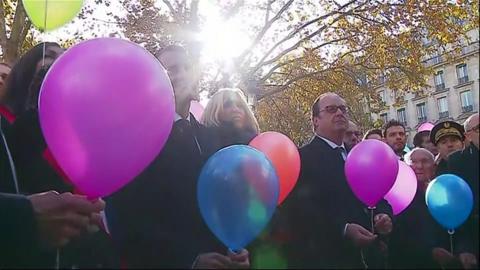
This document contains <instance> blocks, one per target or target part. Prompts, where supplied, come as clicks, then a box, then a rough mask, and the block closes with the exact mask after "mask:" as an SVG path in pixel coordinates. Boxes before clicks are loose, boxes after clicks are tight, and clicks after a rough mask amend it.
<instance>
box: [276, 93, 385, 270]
mask: <svg viewBox="0 0 480 270" xmlns="http://www.w3.org/2000/svg"><path fill="white" fill-rule="evenodd" d="M347 114H348V112H347V106H346V103H345V100H344V99H342V98H341V97H340V96H338V95H337V94H334V93H326V94H323V95H321V96H320V97H319V98H318V99H317V100H316V101H315V103H314V105H313V107H312V123H313V129H314V132H315V136H314V137H313V139H312V140H311V142H310V143H308V144H307V145H306V146H304V147H302V148H301V149H300V157H301V163H302V164H301V174H300V178H299V180H298V183H297V186H296V188H295V189H294V190H293V192H292V194H291V195H290V196H289V198H287V200H286V201H285V202H284V205H285V207H284V208H285V209H282V211H284V212H285V213H286V215H288V225H286V226H288V230H289V231H290V232H291V236H292V237H293V239H292V243H291V244H290V245H289V248H290V250H289V251H288V252H289V254H290V258H289V260H290V261H289V263H290V264H289V266H290V267H295V268H343V267H347V268H358V267H366V265H367V264H370V265H369V266H370V267H372V266H373V264H375V265H377V266H379V265H378V264H377V262H374V261H373V257H372V256H370V255H371V253H369V251H370V248H372V247H373V246H374V245H376V244H379V243H380V242H381V241H380V238H382V237H383V236H386V235H388V234H389V233H390V232H391V231H392V220H391V218H390V216H389V215H388V214H389V213H391V208H390V209H389V207H387V205H383V204H379V207H378V208H377V209H376V210H375V217H374V222H372V223H373V224H372V223H371V216H370V214H371V213H370V212H369V210H367V209H365V207H364V206H363V205H362V203H361V202H360V201H359V200H358V199H357V198H356V197H355V195H354V194H353V192H352V191H351V189H350V187H349V186H348V183H347V181H346V177H345V173H344V164H345V159H346V157H347V151H346V149H345V146H344V144H343V138H344V135H345V131H346V130H347V127H348V119H347ZM380 206H382V207H385V208H382V207H380ZM372 225H373V227H374V228H371V227H372ZM367 228H368V229H367ZM370 229H374V230H375V232H376V233H379V234H380V235H382V236H379V235H377V234H374V233H372V232H371V231H370Z"/></svg>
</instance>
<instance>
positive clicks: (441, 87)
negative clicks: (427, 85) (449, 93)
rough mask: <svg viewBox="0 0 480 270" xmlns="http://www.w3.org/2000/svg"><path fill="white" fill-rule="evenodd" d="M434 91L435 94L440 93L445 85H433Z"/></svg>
mask: <svg viewBox="0 0 480 270" xmlns="http://www.w3.org/2000/svg"><path fill="white" fill-rule="evenodd" d="M435 90H436V91H437V92H440V91H443V90H445V83H441V84H437V85H435Z"/></svg>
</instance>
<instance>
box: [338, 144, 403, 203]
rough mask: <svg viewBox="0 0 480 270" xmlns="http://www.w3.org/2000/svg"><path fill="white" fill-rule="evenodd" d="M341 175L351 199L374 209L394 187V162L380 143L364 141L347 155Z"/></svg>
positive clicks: (387, 149)
mask: <svg viewBox="0 0 480 270" xmlns="http://www.w3.org/2000/svg"><path fill="white" fill-rule="evenodd" d="M345 174H346V176H347V182H348V184H349V185H350V188H351V189H352V191H353V193H354V194H355V196H356V197H357V198H358V199H359V200H360V201H362V202H363V203H364V204H366V205H367V206H369V207H374V206H375V205H377V203H378V202H379V201H380V200H381V199H382V198H383V197H384V196H385V194H387V193H388V191H389V190H390V189H391V188H392V186H393V184H394V183H395V179H396V177H397V174H398V158H397V156H396V155H395V153H394V152H393V150H392V148H390V146H388V145H387V144H385V143H384V142H381V141H379V140H372V139H370V140H364V141H362V142H360V143H359V144H357V145H356V146H355V147H354V148H353V149H352V151H350V153H349V154H348V157H347V160H346V161H345Z"/></svg>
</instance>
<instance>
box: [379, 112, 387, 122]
mask: <svg viewBox="0 0 480 270" xmlns="http://www.w3.org/2000/svg"><path fill="white" fill-rule="evenodd" d="M380 119H382V121H383V123H384V124H385V123H387V122H388V114H387V113H382V114H380Z"/></svg>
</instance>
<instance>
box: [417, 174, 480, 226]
mask: <svg viewBox="0 0 480 270" xmlns="http://www.w3.org/2000/svg"><path fill="white" fill-rule="evenodd" d="M425 200H426V202H427V207H428V210H429V211H430V214H431V215H432V216H433V218H434V219H435V220H436V221H437V222H438V223H440V225H442V226H443V227H444V228H446V229H448V230H454V229H456V228H458V227H459V226H460V225H462V224H463V223H464V222H465V220H467V218H468V216H469V215H470V213H471V212H472V208H473V194H472V190H471V188H470V186H469V185H468V184H467V182H465V181H464V180H463V179H462V178H460V177H458V176H456V175H454V174H442V175H440V176H438V177H437V178H435V179H434V180H433V181H432V182H430V184H429V185H428V187H427V191H426V193H425Z"/></svg>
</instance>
